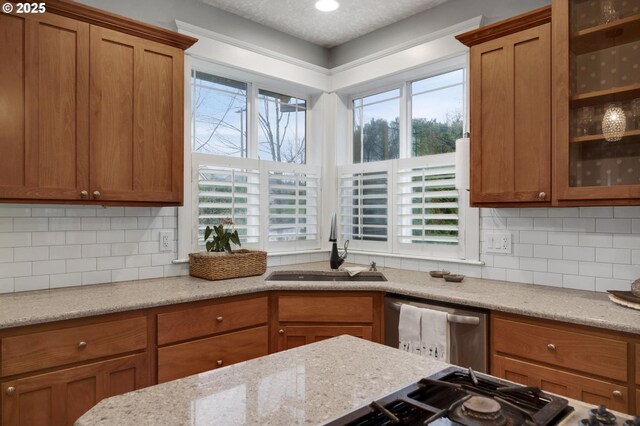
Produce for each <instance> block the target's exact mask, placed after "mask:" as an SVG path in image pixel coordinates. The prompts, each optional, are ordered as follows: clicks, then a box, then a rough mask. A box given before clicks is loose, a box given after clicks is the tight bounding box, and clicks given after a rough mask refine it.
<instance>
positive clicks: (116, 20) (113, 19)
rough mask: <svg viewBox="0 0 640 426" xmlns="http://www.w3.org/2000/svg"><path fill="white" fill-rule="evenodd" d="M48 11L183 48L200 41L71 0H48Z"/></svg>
mask: <svg viewBox="0 0 640 426" xmlns="http://www.w3.org/2000/svg"><path fill="white" fill-rule="evenodd" d="M47 12H51V13H54V14H56V15H61V16H66V17H67V18H72V19H75V20H78V21H82V22H87V23H89V24H92V25H97V26H100V27H104V28H109V29H111V30H114V31H119V32H121V33H125V34H129V35H132V36H136V37H140V38H144V39H147V40H152V41H155V42H158V43H162V44H166V45H169V46H173V47H177V48H180V49H182V50H185V49H188V48H189V47H191V46H192V45H193V44H194V43H195V42H196V41H198V39H197V38H193V37H189V36H187V35H184V34H179V33H177V32H175V31H170V30H167V29H165V28H161V27H157V26H155V25H150V24H146V23H142V22H140V21H135V20H133V19H129V18H125V17H124V16H119V15H116V14H113V13H109V12H105V11H103V10H100V9H96V8H94V7H90V6H86V5H83V4H79V3H76V2H74V1H71V0H56V1H48V2H47Z"/></svg>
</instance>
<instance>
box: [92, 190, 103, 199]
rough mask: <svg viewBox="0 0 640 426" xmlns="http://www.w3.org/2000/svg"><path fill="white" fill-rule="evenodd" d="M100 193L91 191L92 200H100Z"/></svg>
mask: <svg viewBox="0 0 640 426" xmlns="http://www.w3.org/2000/svg"><path fill="white" fill-rule="evenodd" d="M100 195H102V194H100V191H93V198H100Z"/></svg>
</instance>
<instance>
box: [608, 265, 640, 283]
mask: <svg viewBox="0 0 640 426" xmlns="http://www.w3.org/2000/svg"><path fill="white" fill-rule="evenodd" d="M613 278H617V279H620V280H629V281H635V280H637V279H638V278H640V265H613Z"/></svg>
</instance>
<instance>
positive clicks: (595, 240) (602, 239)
mask: <svg viewBox="0 0 640 426" xmlns="http://www.w3.org/2000/svg"><path fill="white" fill-rule="evenodd" d="M578 245H579V246H581V247H611V246H613V235H611V234H585V233H580V234H579V235H578Z"/></svg>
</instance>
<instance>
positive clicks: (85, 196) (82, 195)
mask: <svg viewBox="0 0 640 426" xmlns="http://www.w3.org/2000/svg"><path fill="white" fill-rule="evenodd" d="M80 198H82V199H87V198H89V192H88V191H85V190H82V191H80Z"/></svg>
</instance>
